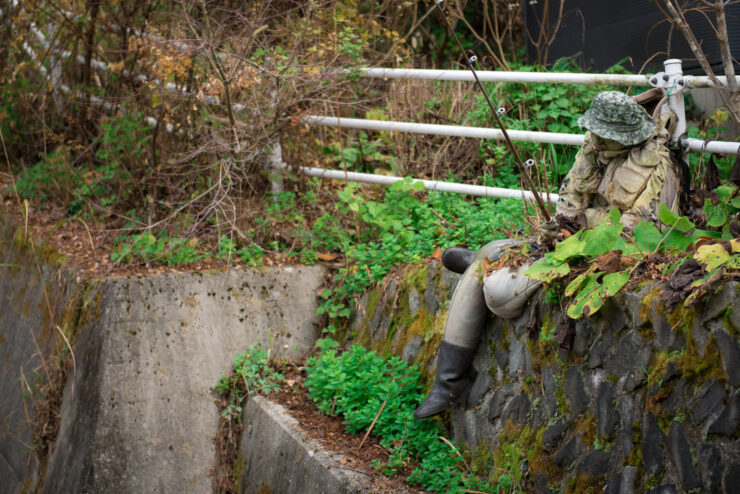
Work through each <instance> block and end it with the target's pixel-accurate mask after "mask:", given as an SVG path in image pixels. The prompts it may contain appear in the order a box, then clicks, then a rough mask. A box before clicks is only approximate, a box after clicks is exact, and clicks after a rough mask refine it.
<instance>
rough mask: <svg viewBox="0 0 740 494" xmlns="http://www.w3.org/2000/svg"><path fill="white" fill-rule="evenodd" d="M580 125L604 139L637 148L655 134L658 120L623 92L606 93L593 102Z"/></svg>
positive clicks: (600, 94)
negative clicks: (636, 146)
mask: <svg viewBox="0 0 740 494" xmlns="http://www.w3.org/2000/svg"><path fill="white" fill-rule="evenodd" d="M578 125H579V126H580V127H581V128H586V129H588V130H590V131H591V132H593V133H594V134H596V135H597V136H599V137H601V138H603V139H611V140H613V141H617V142H619V143H620V144H623V145H625V146H634V145H636V144H639V143H641V142H643V141H645V140H646V139H648V138H650V137H651V136H652V135H653V133H655V127H656V126H655V121H654V120H653V119H652V118H651V117H650V115H648V113H647V112H646V111H645V109H644V108H643V107H642V106H640V105H638V104H637V103H635V102H634V101H633V100H632V98H630V97H629V96H627V95H626V94H624V93H621V92H619V91H603V92H601V93H599V94H597V95H596V97H595V98H594V99H593V100H592V101H591V108H589V109H588V110H586V113H584V114H583V116H582V117H581V118H579V119H578Z"/></svg>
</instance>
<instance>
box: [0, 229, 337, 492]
mask: <svg viewBox="0 0 740 494" xmlns="http://www.w3.org/2000/svg"><path fill="white" fill-rule="evenodd" d="M0 227H2V228H0V239H3V240H2V243H0V264H8V265H13V266H15V265H18V266H20V267H19V268H12V270H11V271H3V272H0V302H2V307H3V310H2V311H0V356H2V362H3V365H4V368H3V373H2V375H0V392H1V393H2V394H1V395H0V396H2V397H3V398H2V399H0V413H2V415H0V420H2V428H0V486H2V487H1V488H0V491H2V492H10V493H15V492H34V491H36V490H39V491H41V492H48V493H56V492H121V493H139V492H211V490H212V488H211V483H212V479H211V477H209V471H210V470H211V468H212V467H213V465H214V461H215V450H214V445H213V437H214V436H215V434H216V432H217V430H218V421H219V413H218V409H217V407H216V405H215V403H214V395H213V392H212V390H211V388H212V386H214V385H215V384H216V382H217V381H218V379H219V377H220V376H221V375H223V374H226V373H228V372H229V371H230V370H231V365H232V361H233V359H234V356H235V355H237V354H238V353H240V352H242V351H244V350H246V348H247V347H248V346H249V345H251V344H257V343H259V344H261V345H262V347H263V348H268V347H269V348H271V354H272V355H273V356H281V357H285V358H289V359H296V358H298V357H300V356H302V355H304V354H305V353H306V352H307V351H308V350H309V349H310V348H311V347H312V346H313V344H314V341H315V339H316V337H317V336H318V328H317V326H316V324H315V318H316V315H315V314H316V307H317V299H316V295H315V294H316V293H317V291H318V289H319V288H320V286H321V285H322V283H323V275H324V272H323V269H322V268H320V267H283V268H270V269H264V270H237V269H231V270H229V271H226V272H216V273H210V274H198V273H183V274H165V275H156V276H150V277H146V278H121V279H105V280H97V281H92V282H88V283H78V282H77V281H76V277H74V276H73V275H71V274H70V273H69V272H67V271H64V269H62V268H60V267H58V264H56V263H54V262H50V261H49V259H50V257H49V256H48V255H47V256H46V257H45V258H43V259H41V258H40V257H39V256H36V257H34V256H33V255H32V254H33V250H32V249H30V244H28V243H26V244H24V239H22V238H21V239H19V240H18V241H14V240H13V239H14V234H13V230H11V231H10V233H8V232H7V231H6V230H7V228H8V227H6V226H3V225H0ZM24 246H25V247H24ZM36 252H37V253H39V252H41V249H40V248H36ZM37 261H38V262H37ZM52 261H53V259H52ZM0 269H3V268H0ZM62 331H63V332H64V334H65V336H66V337H67V338H68V339H69V341H71V342H73V348H74V352H73V355H74V360H73V361H70V363H69V368H70V370H69V372H68V373H67V374H66V386H64V387H63V388H61V387H60V391H59V393H60V394H61V392H62V391H61V390H62V389H63V400H62V405H61V427H60V430H59V433H58V435H57V436H56V437H55V438H53V439H56V447H55V450H54V452H53V454H51V455H50V456H49V457H48V458H47V460H48V461H47V465H46V468H45V472H44V475H43V477H42V478H39V476H38V475H37V473H36V472H35V470H34V468H33V466H34V465H35V461H34V460H33V457H32V456H31V453H29V451H28V450H29V448H28V446H27V445H28V444H32V434H31V431H30V429H29V426H28V423H29V419H27V417H26V412H25V409H24V403H23V394H22V391H23V388H22V386H25V384H24V383H23V382H22V381H19V377H20V376H21V375H24V376H27V378H30V377H31V376H34V372H35V371H37V372H45V371H44V370H43V369H44V367H43V366H42V365H41V360H40V358H39V350H41V351H42V352H43V354H44V356H45V358H46V360H47V363H48V364H49V365H48V367H49V368H52V367H53V366H52V365H51V364H52V363H53V362H55V361H58V360H59V357H58V355H59V354H60V352H61V351H62V349H63V344H62V342H61V341H60V338H59V337H58V334H59V333H61V332H62ZM37 345H38V348H37ZM50 372H51V371H50ZM63 378H64V376H62V378H61V381H60V382H62V383H64V379H63ZM29 384H30V385H35V384H36V383H29ZM42 384H43V381H42ZM27 405H28V406H29V407H30V409H29V412H28V413H29V415H30V417H31V420H36V416H35V410H34V409H33V401H32V400H29V403H28V404H27Z"/></svg>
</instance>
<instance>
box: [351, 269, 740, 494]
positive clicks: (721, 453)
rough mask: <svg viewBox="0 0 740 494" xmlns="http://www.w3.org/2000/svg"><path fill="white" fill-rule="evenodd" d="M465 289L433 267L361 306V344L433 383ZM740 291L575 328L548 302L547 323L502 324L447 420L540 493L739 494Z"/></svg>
mask: <svg viewBox="0 0 740 494" xmlns="http://www.w3.org/2000/svg"><path fill="white" fill-rule="evenodd" d="M455 280H456V277H455V276H454V275H451V273H449V272H447V271H446V270H444V269H443V268H441V267H440V266H439V265H437V264H436V262H434V261H432V263H431V264H429V265H425V266H417V267H415V268H409V269H408V270H407V271H406V272H402V273H398V274H396V275H395V276H394V277H391V279H389V280H387V282H386V283H384V284H383V288H382V289H378V290H376V291H374V292H370V293H369V294H367V295H366V296H365V297H364V298H363V300H362V301H361V302H362V304H361V305H362V310H360V311H359V314H358V316H356V318H355V320H354V321H353V324H352V328H353V331H354V333H353V334H354V341H358V342H361V343H363V344H365V345H366V346H369V347H372V348H376V349H378V350H381V351H383V352H386V353H394V354H397V355H400V356H402V357H403V358H405V359H407V360H409V361H411V362H415V363H417V364H418V365H419V366H420V367H421V368H422V369H423V370H425V371H426V372H427V374H428V378H429V382H430V383H431V380H432V378H433V372H434V368H435V365H436V362H435V357H434V355H435V352H436V348H437V346H438V345H439V341H440V340H441V336H442V333H443V328H444V318H445V315H446V308H447V307H446V306H447V303H448V299H449V293H450V291H451V290H450V289H451V287H453V286H454V283H455ZM739 288H740V287H739V286H738V284H737V283H735V282H726V283H723V284H718V285H717V287H716V289H715V290H714V291H713V292H710V294H708V295H707V296H706V297H705V298H704V300H702V301H700V302H699V303H698V304H697V305H695V306H693V307H690V308H685V307H683V306H681V305H680V304H679V306H678V307H676V308H674V309H672V310H670V311H668V310H667V309H666V307H665V303H664V302H663V300H662V291H661V288H660V286H658V285H645V286H642V287H640V288H639V289H638V290H636V291H633V292H630V293H621V294H618V295H617V296H616V297H615V298H614V299H612V300H610V301H609V302H608V303H607V304H606V305H605V307H604V308H603V309H602V310H601V311H599V312H598V313H597V314H595V315H594V316H592V317H590V318H586V319H583V320H579V321H576V322H570V323H569V322H568V321H567V320H565V319H563V310H564V309H565V306H563V307H560V305H559V304H553V303H545V302H544V301H543V300H542V297H540V298H536V299H535V300H533V303H534V304H535V305H536V306H537V307H536V309H537V312H538V313H539V314H534V316H538V317H534V316H533V315H532V313H531V311H525V313H524V314H523V315H522V316H521V317H520V318H519V319H516V320H513V321H504V320H500V319H493V318H492V320H491V322H490V325H489V330H488V331H487V332H486V334H485V336H484V338H483V341H482V342H481V344H480V347H479V351H478V354H477V356H476V358H475V361H474V366H475V369H476V371H477V372H478V374H477V379H476V380H475V383H474V385H473V387H472V389H471V391H470V393H469V395H468V396H467V399H466V400H465V401H464V402H463V403H461V404H459V405H458V406H456V407H455V408H454V409H453V410H452V413H451V415H450V416H448V417H446V418H444V420H447V419H449V421H450V424H451V429H452V434H453V437H454V439H455V440H464V441H465V442H466V443H467V444H468V445H469V448H470V450H471V451H474V452H475V453H474V455H478V456H487V457H490V458H492V459H493V466H492V470H491V472H492V477H493V478H496V477H497V476H500V475H501V474H502V472H504V473H506V472H508V473H515V475H513V477H516V478H517V479H518V481H519V482H520V483H521V487H522V488H523V489H524V490H525V491H528V492H541V493H547V492H607V493H610V494H611V493H614V494H617V493H619V494H624V493H632V492H654V493H671V492H676V493H678V492H718V493H731V492H738V488H739V487H738V486H740V439H739V438H740V388H739V386H740V344H739V340H740V296H739V295H738V289H739ZM556 340H557V341H561V342H562V344H558V343H557V341H556ZM473 460H474V461H475V460H476V459H475V458H473ZM517 471H518V473H517Z"/></svg>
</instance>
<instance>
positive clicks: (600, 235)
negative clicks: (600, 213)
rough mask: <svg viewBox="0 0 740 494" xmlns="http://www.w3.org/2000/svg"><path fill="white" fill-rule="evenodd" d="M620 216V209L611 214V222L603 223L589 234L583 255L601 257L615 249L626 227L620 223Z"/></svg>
mask: <svg viewBox="0 0 740 494" xmlns="http://www.w3.org/2000/svg"><path fill="white" fill-rule="evenodd" d="M619 218H620V214H619V210H618V209H614V210H612V211H611V213H609V221H604V222H602V223H601V224H600V225H599V226H597V227H596V228H594V229H593V230H591V231H590V232H588V237H587V239H586V245H585V246H584V247H583V253H584V254H585V255H587V256H594V257H596V256H600V255H602V254H606V253H607V252H609V251H610V250H612V249H613V248H614V244H615V243H616V242H617V239H619V235H621V233H622V229H623V228H624V225H622V223H620V222H619Z"/></svg>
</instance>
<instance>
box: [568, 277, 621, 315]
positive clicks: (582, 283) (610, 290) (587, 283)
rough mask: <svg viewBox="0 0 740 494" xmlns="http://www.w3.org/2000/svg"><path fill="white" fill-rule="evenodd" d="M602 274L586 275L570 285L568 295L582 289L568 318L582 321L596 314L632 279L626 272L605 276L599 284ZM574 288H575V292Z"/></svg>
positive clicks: (575, 298)
mask: <svg viewBox="0 0 740 494" xmlns="http://www.w3.org/2000/svg"><path fill="white" fill-rule="evenodd" d="M602 274H604V273H601V272H599V273H584V274H582V275H581V276H579V277H578V278H576V279H575V280H573V281H572V282H571V283H570V284H569V285H568V288H567V289H566V295H567V292H568V291H570V292H571V293H572V292H574V291H576V290H578V289H579V288H580V290H578V293H577V294H576V296H575V297H574V298H573V301H572V302H571V303H570V305H569V306H568V317H570V318H571V319H580V318H581V317H583V316H586V317H588V316H591V315H593V314H595V313H596V312H597V311H598V310H599V309H601V307H602V306H603V305H604V300H606V299H607V298H609V297H613V296H614V295H616V293H617V292H618V291H619V290H621V289H622V287H623V286H624V285H625V284H626V283H627V282H628V281H629V279H630V272H629V270H625V271H621V272H619V273H611V274H607V275H605V276H604V277H603V278H602V280H601V284H599V278H600V277H601V275H602ZM579 278H580V280H579ZM576 282H578V284H577V285H575V283H576ZM572 286H575V288H574V289H573V290H571V287H572Z"/></svg>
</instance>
